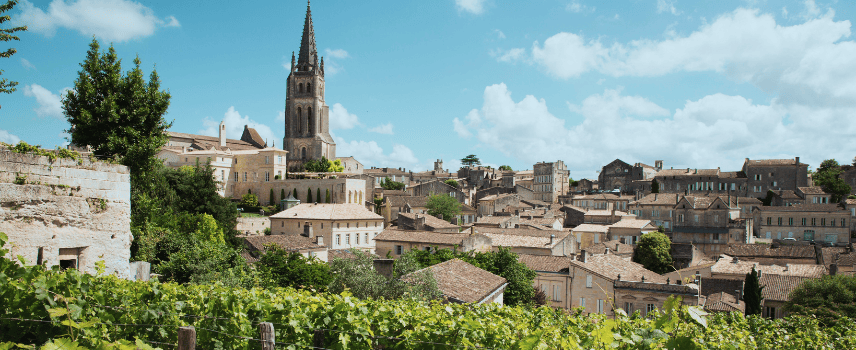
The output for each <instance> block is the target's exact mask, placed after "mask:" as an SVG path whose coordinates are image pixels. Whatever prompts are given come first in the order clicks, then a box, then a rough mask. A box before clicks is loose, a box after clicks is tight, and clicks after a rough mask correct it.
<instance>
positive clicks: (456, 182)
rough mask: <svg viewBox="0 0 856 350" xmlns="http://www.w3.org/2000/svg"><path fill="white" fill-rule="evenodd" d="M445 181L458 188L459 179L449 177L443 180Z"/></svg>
mask: <svg viewBox="0 0 856 350" xmlns="http://www.w3.org/2000/svg"><path fill="white" fill-rule="evenodd" d="M443 183H445V184H447V185H449V186H452V187H454V188H458V181H456V180H455V179H448V180H446V181H443Z"/></svg>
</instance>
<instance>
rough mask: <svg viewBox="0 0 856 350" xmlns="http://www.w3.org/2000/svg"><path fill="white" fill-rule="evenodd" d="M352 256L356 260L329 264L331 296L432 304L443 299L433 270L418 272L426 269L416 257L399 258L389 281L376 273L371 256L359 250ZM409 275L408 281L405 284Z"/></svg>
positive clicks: (335, 261) (342, 260) (336, 261)
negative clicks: (411, 299)
mask: <svg viewBox="0 0 856 350" xmlns="http://www.w3.org/2000/svg"><path fill="white" fill-rule="evenodd" d="M351 252H352V253H353V254H354V258H353V259H334V260H333V261H331V262H330V272H331V274H332V275H333V281H332V282H331V283H330V286H329V289H328V290H329V291H330V292H331V293H335V294H338V293H341V292H343V291H345V290H348V291H350V292H351V293H352V294H353V295H354V296H355V297H357V298H361V299H366V298H373V299H380V298H383V299H400V298H415V299H421V300H432V299H437V298H439V297H440V292H439V290H437V281H436V280H435V279H434V275H433V274H432V273H431V271H430V270H423V271H418V270H420V269H422V267H423V266H421V265H420V264H419V262H418V261H417V260H416V259H415V257H413V256H402V257H400V258H399V259H398V260H396V261H395V262H394V264H393V268H392V269H393V271H392V276H389V277H386V276H382V275H380V274H378V273H377V271H376V270H375V269H374V258H373V257H372V256H371V255H369V254H368V253H365V252H362V251H359V250H356V249H353V250H351ZM407 275H409V276H408V278H407V281H404V280H402V277H404V276H407Z"/></svg>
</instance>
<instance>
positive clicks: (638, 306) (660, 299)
mask: <svg viewBox="0 0 856 350" xmlns="http://www.w3.org/2000/svg"><path fill="white" fill-rule="evenodd" d="M671 295H672V294H669V293H665V292H654V291H641V290H630V289H624V288H618V289H616V290H615V307H616V308H618V309H623V310H624V312H626V313H627V314H628V315H632V314H633V312H635V311H639V314H640V315H642V316H647V311H648V305H649V304H653V305H654V307H655V308H656V309H657V310H662V309H663V305H664V304H665V302H666V300H667V299H668V298H669V297H670V296H671ZM680 297H681V305H688V306H693V305H698V297H697V296H695V295H680ZM628 302H629V303H632V306H631V307H630V308H629V309H628V308H627V306H626V305H625V303H628Z"/></svg>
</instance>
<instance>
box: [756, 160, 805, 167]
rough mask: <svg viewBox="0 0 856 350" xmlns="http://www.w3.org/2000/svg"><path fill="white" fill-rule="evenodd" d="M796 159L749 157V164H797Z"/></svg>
mask: <svg viewBox="0 0 856 350" xmlns="http://www.w3.org/2000/svg"><path fill="white" fill-rule="evenodd" d="M796 164H797V161H796V159H754V160H753V159H749V160H748V162H747V165H750V166H752V165H755V166H770V165H796Z"/></svg>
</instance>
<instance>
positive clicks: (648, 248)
mask: <svg viewBox="0 0 856 350" xmlns="http://www.w3.org/2000/svg"><path fill="white" fill-rule="evenodd" d="M671 249H672V242H671V241H670V240H669V237H666V235H665V234H663V233H661V232H649V233H646V234H644V235H642V238H641V239H639V243H638V244H636V251H635V252H634V253H633V262H636V263H639V264H642V266H645V268H646V269H648V270H651V271H654V272H656V273H660V274H663V273H666V272H669V271H671V270H672V255H671V253H670V250H671Z"/></svg>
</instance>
